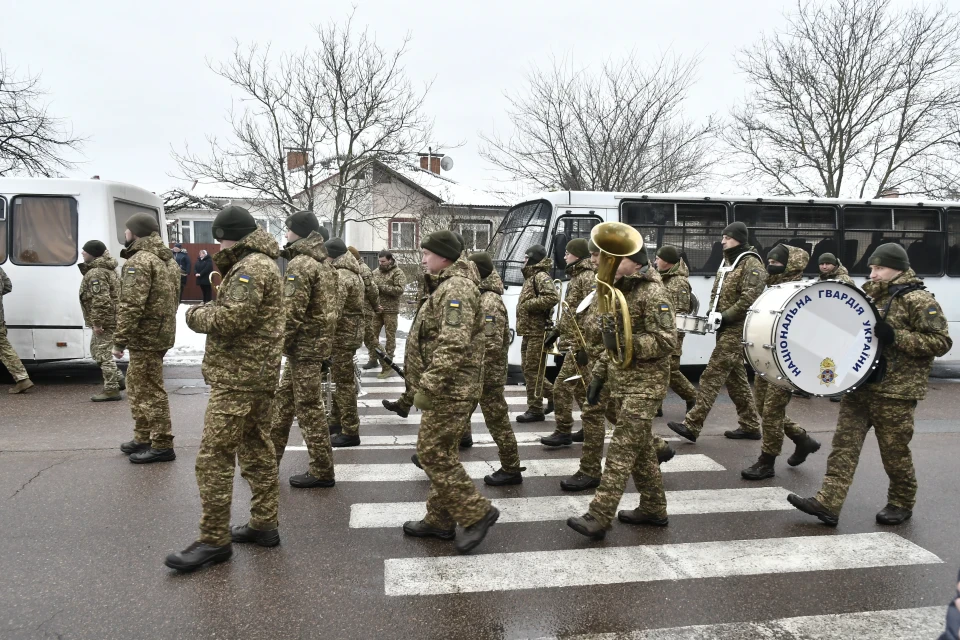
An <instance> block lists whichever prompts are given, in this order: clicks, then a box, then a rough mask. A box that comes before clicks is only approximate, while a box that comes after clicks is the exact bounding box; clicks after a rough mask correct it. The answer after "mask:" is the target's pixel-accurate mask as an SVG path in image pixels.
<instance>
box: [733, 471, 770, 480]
mask: <svg viewBox="0 0 960 640" xmlns="http://www.w3.org/2000/svg"><path fill="white" fill-rule="evenodd" d="M740 477H741V478H743V479H744V480H766V479H767V478H775V477H776V473H774V471H773V470H772V469H771V470H770V471H769V472H766V471H765V472H763V473H761V474H753V473H750V471H749V470H747V469H744V470H743V471H741V472H740Z"/></svg>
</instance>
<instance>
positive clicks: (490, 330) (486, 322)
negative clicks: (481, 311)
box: [483, 316, 497, 336]
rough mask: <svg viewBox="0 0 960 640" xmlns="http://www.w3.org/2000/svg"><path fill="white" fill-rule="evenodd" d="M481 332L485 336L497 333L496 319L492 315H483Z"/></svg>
mask: <svg viewBox="0 0 960 640" xmlns="http://www.w3.org/2000/svg"><path fill="white" fill-rule="evenodd" d="M483 334H484V335H486V336H495V335H497V320H496V318H494V317H493V316H484V317H483Z"/></svg>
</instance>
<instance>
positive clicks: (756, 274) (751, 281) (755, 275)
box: [743, 269, 763, 289]
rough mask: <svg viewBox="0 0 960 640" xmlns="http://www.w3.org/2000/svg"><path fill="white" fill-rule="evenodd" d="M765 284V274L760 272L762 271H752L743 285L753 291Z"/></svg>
mask: <svg viewBox="0 0 960 640" xmlns="http://www.w3.org/2000/svg"><path fill="white" fill-rule="evenodd" d="M761 282H763V274H762V273H761V272H760V269H750V271H748V272H747V275H746V277H745V278H744V279H743V284H744V285H745V288H747V289H752V288H754V287H756V286H757V285H759V284H760V283H761Z"/></svg>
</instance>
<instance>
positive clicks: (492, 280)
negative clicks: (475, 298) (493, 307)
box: [480, 271, 503, 296]
mask: <svg viewBox="0 0 960 640" xmlns="http://www.w3.org/2000/svg"><path fill="white" fill-rule="evenodd" d="M480 291H492V292H493V293H496V294H497V295H501V296H502V295H503V280H501V279H500V274H499V273H497V272H496V271H491V272H490V275H488V276H487V277H486V278H484V279H483V280H481V281H480Z"/></svg>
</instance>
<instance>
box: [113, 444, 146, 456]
mask: <svg viewBox="0 0 960 640" xmlns="http://www.w3.org/2000/svg"><path fill="white" fill-rule="evenodd" d="M149 448H150V443H149V442H137V441H136V440H131V441H130V442H124V443H123V444H122V445H120V451H122V452H124V453H125V454H127V455H130V454H131V453H140V452H141V451H146V450H147V449H149Z"/></svg>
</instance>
